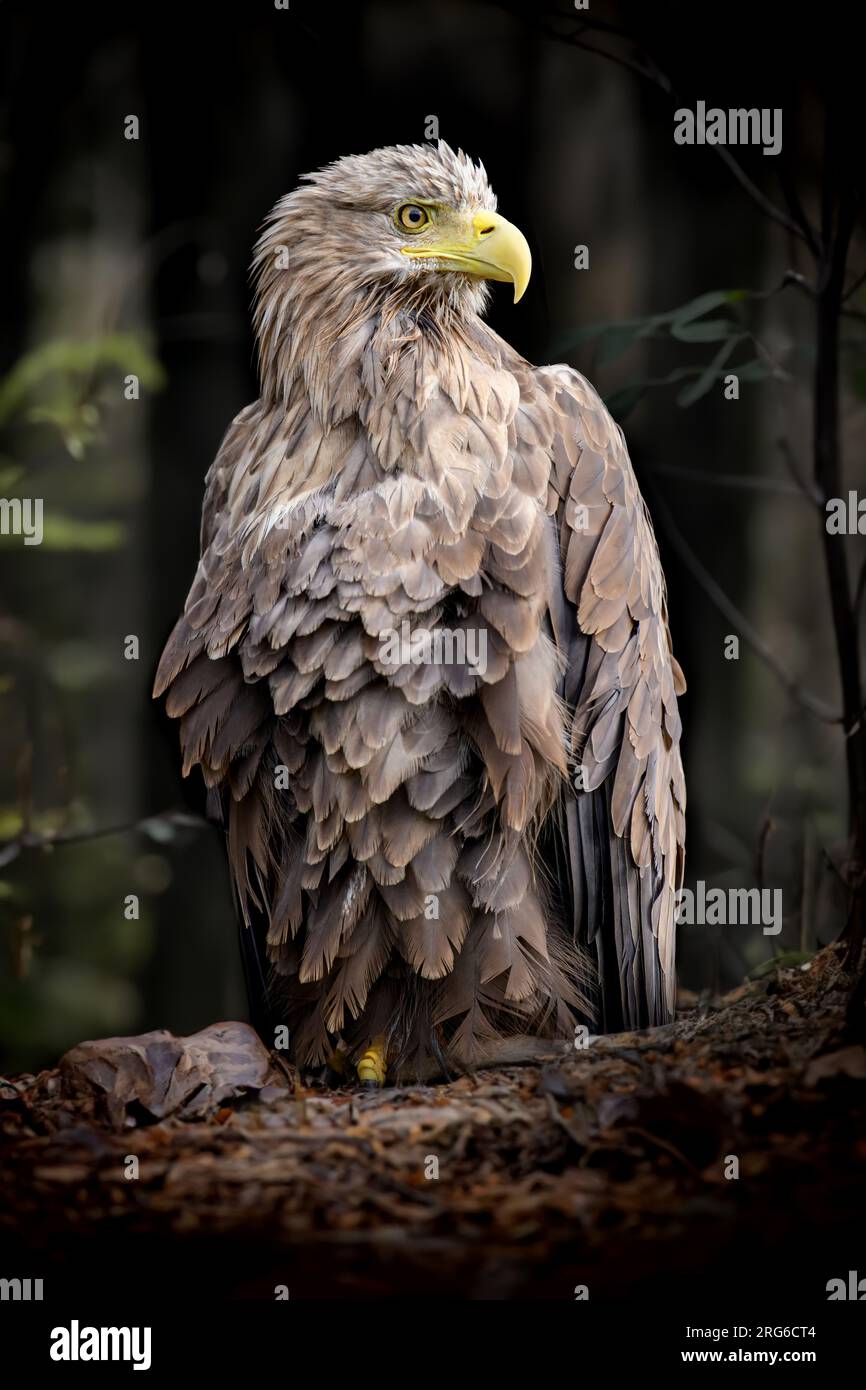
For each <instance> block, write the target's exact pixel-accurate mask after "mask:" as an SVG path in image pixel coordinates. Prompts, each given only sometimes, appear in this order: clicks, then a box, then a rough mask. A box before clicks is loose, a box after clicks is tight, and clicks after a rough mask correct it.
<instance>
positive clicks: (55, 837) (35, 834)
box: [0, 811, 207, 869]
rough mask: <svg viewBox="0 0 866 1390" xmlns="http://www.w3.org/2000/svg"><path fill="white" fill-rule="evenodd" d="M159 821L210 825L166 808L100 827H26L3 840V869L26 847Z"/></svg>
mask: <svg viewBox="0 0 866 1390" xmlns="http://www.w3.org/2000/svg"><path fill="white" fill-rule="evenodd" d="M155 822H162V824H164V825H177V826H196V827H198V826H203V825H207V821H206V820H204V819H203V818H202V817H201V816H193V815H190V814H189V813H188V812H186V811H163V812H160V813H159V814H158V815H155V816H142V817H141V819H140V820H133V821H126V822H125V823H124V824H122V825H104V826H101V827H100V828H98V829H96V830H70V831H57V832H53V831H50V830H46V831H36V830H28V831H22V832H21V834H20V835H15V836H13V838H12V839H9V840H0V869H2V868H5V866H6V865H7V864H11V863H12V861H13V860H15V859H17V858H18V856H19V855H20V854H21V853H22V852H23V851H24V850H51V849H55V848H56V847H57V846H58V845H79V844H84V843H86V842H87V841H89V840H104V839H107V838H108V837H109V836H110V835H126V834H128V833H129V832H130V831H133V830H145V829H146V827H147V826H148V825H153V824H154V823H155Z"/></svg>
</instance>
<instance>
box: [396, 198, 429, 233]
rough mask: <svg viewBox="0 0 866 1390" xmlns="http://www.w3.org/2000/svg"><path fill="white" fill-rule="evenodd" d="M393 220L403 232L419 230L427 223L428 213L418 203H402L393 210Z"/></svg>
mask: <svg viewBox="0 0 866 1390" xmlns="http://www.w3.org/2000/svg"><path fill="white" fill-rule="evenodd" d="M394 221H395V222H396V223H397V226H398V227H399V228H400V230H401V231H403V232H420V231H423V229H424V228H425V227H426V226H427V225H428V223H429V221H430V214H429V212H428V211H427V209H426V208H422V207H420V206H419V205H418V203H404V204H403V205H402V207H399V208H398V209H397V211H396V212H395V214H394Z"/></svg>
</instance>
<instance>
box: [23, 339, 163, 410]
mask: <svg viewBox="0 0 866 1390" xmlns="http://www.w3.org/2000/svg"><path fill="white" fill-rule="evenodd" d="M109 369H114V370H117V371H120V372H122V373H123V375H124V376H128V375H130V374H132V375H134V376H137V377H138V379H139V381H140V382H141V384H142V386H144V387H145V389H147V390H151V391H158V390H159V389H160V387H161V386H162V385H163V384H164V382H165V373H164V372H163V369H162V366H161V365H160V363H159V361H158V360H157V358H156V357H155V356H154V355H153V353H152V352H151V351H150V350H149V348H147V347H146V346H145V344H144V342H143V341H142V340H141V339H140V338H139V337H137V336H136V335H135V334H133V333H114V334H109V335H107V336H105V337H103V338H92V339H85V340H80V341H76V340H70V339H63V338H62V339H57V340H55V341H53V342H49V343H41V344H40V346H39V347H37V348H34V349H33V351H32V352H28V353H25V355H24V356H23V357H21V358H19V360H18V361H17V362H16V364H15V366H14V367H13V368H12V371H11V372H10V373H9V374H8V376H6V377H5V378H4V379H3V381H2V382H0V423H2V422H3V421H5V420H8V419H9V418H10V417H11V416H13V415H15V414H16V413H17V412H18V411H20V410H21V409H22V407H23V406H24V405H25V403H26V402H27V401H28V400H29V399H30V397H31V396H32V395H33V394H34V392H35V391H37V390H38V389H40V388H44V387H45V386H46V385H53V386H54V388H55V390H57V389H60V390H61V391H62V390H63V388H64V387H66V388H68V382H69V379H70V378H72V379H73V380H75V379H87V378H92V377H93V376H95V375H96V374H97V373H99V372H101V371H106V370H109ZM56 379H59V380H56Z"/></svg>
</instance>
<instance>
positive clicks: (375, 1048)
mask: <svg viewBox="0 0 866 1390" xmlns="http://www.w3.org/2000/svg"><path fill="white" fill-rule="evenodd" d="M387 1070H388V1047H387V1044H386V1042H385V1039H384V1038H383V1037H382V1036H381V1034H380V1036H379V1037H378V1038H374V1039H373V1041H372V1042H371V1044H370V1046H369V1047H368V1048H367V1051H366V1052H365V1053H364V1055H363V1056H362V1058H361V1060H360V1061H359V1062H358V1066H357V1072H358V1080H359V1081H360V1083H361V1085H362V1086H365V1087H366V1088H367V1089H368V1090H378V1089H379V1087H380V1086H384V1084H385V1075H386V1072H387Z"/></svg>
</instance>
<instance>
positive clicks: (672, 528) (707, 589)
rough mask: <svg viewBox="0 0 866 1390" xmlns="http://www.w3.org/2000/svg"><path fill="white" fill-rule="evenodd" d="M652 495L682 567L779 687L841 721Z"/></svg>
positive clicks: (820, 715) (818, 713)
mask: <svg viewBox="0 0 866 1390" xmlns="http://www.w3.org/2000/svg"><path fill="white" fill-rule="evenodd" d="M654 491H655V496H654V498H653V508H652V509H653V513H654V514H656V515H658V516H659V517H660V519H661V521H662V525H663V526H664V529H665V532H666V534H667V536H668V539H669V541H670V543H671V545H672V547H673V549H674V550H675V552H676V553H677V555H678V556H679V558H680V559H681V560H682V562H683V564H684V565H685V566H686V568H687V569H688V570H689V571H690V572H691V573H692V574H693V575H694V577H695V579H696V580H697V581H698V583H699V584H700V586H701V588H702V589H703V591H704V593H705V594H706V595H707V597H708V598H709V599H710V600H711V601H712V603H714V604H715V606H716V607H717V608H718V610H719V612H720V613H723V614H724V616H725V617H726V618H728V619H730V621H731V622H732V623H733V624H734V625H735V626H736V628H737V631H738V633H739V635H740V636H741V637H742V638H743V641H744V642H745V643H746V645H747V646H749V647H751V649H752V651H753V652H755V654H756V655H757V656H759V657H760V658H761V660H762V661H763V662H764V665H765V666H768V667H769V669H770V670H771V671H772V672H773V675H774V676H775V677H776V679H777V680H778V681H779V684H780V685H781V686H782V688H783V689H784V690H785V691H787V693H788V694H789V695H790V696H791V698H792V699H793V700H794V701H796V703H797V704H798V705H800V707H801V708H802V709H804V710H806V711H807V712H808V713H809V714H812V715H814V716H815V718H817V719H820V720H822V721H823V722H824V723H825V724H841V723H842V716H841V714H839V713H838V712H837V711H836V710H834V709H833V708H832V707H831V706H830V705H828V704H826V703H825V701H823V700H821V699H819V698H818V696H817V695H813V694H812V693H811V691H808V690H804V689H803V688H802V687H801V686H800V685H798V683H797V681H795V680H794V677H793V676H792V675H790V674H789V672H788V671H786V670H785V668H784V666H783V665H782V663H781V661H779V659H778V657H777V656H776V655H775V653H774V652H773V651H771V649H770V648H769V647H768V646H767V644H766V642H765V641H764V639H763V637H761V635H760V634H759V633H758V632H756V631H755V629H754V628H753V627H752V624H751V623H750V622H749V620H748V618H747V617H746V616H745V614H743V613H741V612H740V610H739V608H738V607H737V605H736V604H735V603H734V602H733V600H732V599H730V598H728V595H727V594H726V593H725V591H724V589H722V587H721V585H720V584H718V583H717V582H716V580H715V579H714V578H713V576H712V575H711V574H710V573H709V571H708V570H706V569H704V566H703V565H702V564H701V562H700V560H699V559H698V557H697V555H696V554H695V552H694V551H693V550H692V548H691V546H690V545H689V543H688V541H687V540H686V538H685V536H684V535H683V533H682V532H681V531H680V529H679V527H678V526H677V524H676V522H675V521H674V519H673V516H672V514H671V511H670V509H669V507H668V506H667V504H666V503H665V502H664V501H662V499H661V497H660V496H659V495H658V492H657V490H654Z"/></svg>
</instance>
